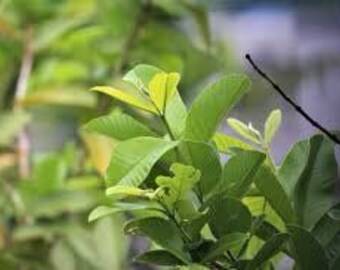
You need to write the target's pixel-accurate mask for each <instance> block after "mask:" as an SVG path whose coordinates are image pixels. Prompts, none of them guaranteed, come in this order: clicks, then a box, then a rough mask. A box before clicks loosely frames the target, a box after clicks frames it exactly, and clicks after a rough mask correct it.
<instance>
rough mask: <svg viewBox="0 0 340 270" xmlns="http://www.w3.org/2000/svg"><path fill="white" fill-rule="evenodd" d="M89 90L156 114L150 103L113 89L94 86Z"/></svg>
mask: <svg viewBox="0 0 340 270" xmlns="http://www.w3.org/2000/svg"><path fill="white" fill-rule="evenodd" d="M91 90H92V91H97V92H101V93H104V94H107V95H109V96H111V97H113V98H115V99H118V100H119V101H122V102H124V103H126V104H129V105H132V106H135V107H136V108H138V109H141V110H144V111H147V112H150V113H153V114H158V112H157V110H156V108H155V107H154V106H153V105H152V104H151V103H147V102H145V101H142V100H139V99H138V98H136V97H134V96H132V95H130V94H128V93H126V92H124V91H122V90H119V89H115V88H113V87H110V86H96V87H93V88H92V89H91Z"/></svg>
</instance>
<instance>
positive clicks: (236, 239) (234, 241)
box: [202, 233, 248, 263]
mask: <svg viewBox="0 0 340 270" xmlns="http://www.w3.org/2000/svg"><path fill="white" fill-rule="evenodd" d="M247 238H248V236H247V235H246V234H244V233H230V234H227V235H224V236H222V237H221V238H220V239H219V240H218V241H217V242H216V243H215V244H214V245H212V246H211V248H210V249H209V250H208V252H207V254H206V256H204V257H203V259H202V262H204V263H206V262H209V261H213V260H215V259H216V258H218V257H219V256H221V255H223V254H224V253H225V252H226V251H229V250H231V249H234V248H236V247H238V246H239V245H240V244H242V243H243V242H244V241H246V239H247Z"/></svg>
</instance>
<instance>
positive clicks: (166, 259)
mask: <svg viewBox="0 0 340 270" xmlns="http://www.w3.org/2000/svg"><path fill="white" fill-rule="evenodd" d="M134 260H135V261H137V262H142V263H149V264H154V265H162V266H178V265H182V264H184V262H183V261H182V260H181V259H180V258H177V257H176V256H175V255H174V254H172V253H171V252H169V251H167V250H162V249H158V250H150V251H147V252H145V253H143V254H141V255H138V256H137V257H135V258H134Z"/></svg>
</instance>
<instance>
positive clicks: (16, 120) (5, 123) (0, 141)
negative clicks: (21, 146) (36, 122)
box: [0, 111, 30, 145]
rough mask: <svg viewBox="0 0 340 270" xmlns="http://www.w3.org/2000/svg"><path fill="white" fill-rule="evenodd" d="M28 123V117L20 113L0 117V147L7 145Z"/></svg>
mask: <svg viewBox="0 0 340 270" xmlns="http://www.w3.org/2000/svg"><path fill="white" fill-rule="evenodd" d="M29 121H30V116H29V115H28V114H27V113H25V112H22V111H17V112H14V113H6V114H5V113H4V114H2V115H0V125H1V133H0V145H8V144H9V143H10V142H11V140H12V139H14V137H15V136H16V135H17V134H18V133H19V132H20V131H21V130H22V128H23V127H24V126H25V125H26V124H27V123H28V122H29Z"/></svg>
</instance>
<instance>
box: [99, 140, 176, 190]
mask: <svg viewBox="0 0 340 270" xmlns="http://www.w3.org/2000/svg"><path fill="white" fill-rule="evenodd" d="M176 145H177V142H172V141H165V140H162V139H157V138H152V137H139V138H134V139H130V140H127V141H124V142H121V143H119V144H118V145H117V146H116V148H115V149H114V151H113V154H112V158H111V162H110V165H109V167H108V169H107V171H106V181H107V184H108V185H109V186H112V185H116V184H120V185H124V186H135V187H137V186H139V185H140V184H141V183H142V182H143V181H144V180H145V178H146V177H147V175H148V174H149V172H150V171H151V168H152V167H153V165H154V164H155V163H156V162H157V161H158V159H159V158H161V156H162V155H163V154H164V153H165V152H167V151H168V150H170V149H171V148H174V147H175V146H176Z"/></svg>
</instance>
